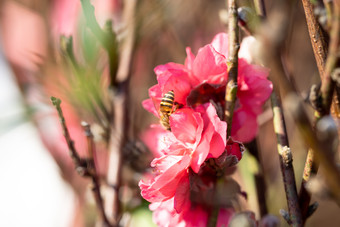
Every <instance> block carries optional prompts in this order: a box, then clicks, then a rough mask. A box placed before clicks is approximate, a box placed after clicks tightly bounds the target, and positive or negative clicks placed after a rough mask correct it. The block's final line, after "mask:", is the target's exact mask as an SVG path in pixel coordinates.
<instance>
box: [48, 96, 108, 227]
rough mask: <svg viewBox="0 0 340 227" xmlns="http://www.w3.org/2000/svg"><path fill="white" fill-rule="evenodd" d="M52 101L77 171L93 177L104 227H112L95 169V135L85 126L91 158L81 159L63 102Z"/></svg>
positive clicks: (94, 193) (94, 189) (96, 198)
mask: <svg viewBox="0 0 340 227" xmlns="http://www.w3.org/2000/svg"><path fill="white" fill-rule="evenodd" d="M51 101H52V103H53V105H54V106H55V108H56V109H57V112H58V115H59V119H60V123H61V126H62V129H63V133H64V137H65V139H66V142H67V146H68V148H69V150H70V156H71V157H72V159H73V162H74V164H75V166H76V170H77V172H78V173H79V175H81V176H83V177H91V180H92V191H93V195H94V197H95V201H96V204H97V208H98V211H99V214H100V217H101V219H102V221H103V227H112V225H111V224H110V222H109V220H108V218H107V216H106V214H105V211H104V202H103V199H102V196H101V193H100V183H99V177H98V175H97V171H96V167H95V162H94V157H95V156H94V155H95V151H94V149H95V147H94V144H93V135H92V132H91V130H90V126H89V125H88V124H86V123H85V124H83V127H84V130H85V134H86V137H87V142H88V152H89V158H88V159H84V158H80V157H79V155H78V152H77V151H76V149H75V147H74V142H73V140H72V139H71V137H70V134H69V131H68V128H67V126H66V122H65V118H64V115H63V112H62V109H61V107H60V104H61V100H60V99H58V98H55V97H51Z"/></svg>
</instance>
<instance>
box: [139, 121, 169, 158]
mask: <svg viewBox="0 0 340 227" xmlns="http://www.w3.org/2000/svg"><path fill="white" fill-rule="evenodd" d="M169 134H170V132H169V131H166V130H164V128H163V127H162V126H161V125H157V126H154V127H150V128H149V129H147V130H145V131H144V132H143V133H142V134H141V140H142V141H143V143H144V144H145V145H146V146H147V147H148V148H149V150H150V151H151V152H152V154H153V156H154V157H156V158H158V157H161V156H163V155H164V150H166V148H167V146H166V145H167V144H165V142H166V138H167V137H168V135H169Z"/></svg>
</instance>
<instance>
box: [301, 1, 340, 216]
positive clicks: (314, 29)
mask: <svg viewBox="0 0 340 227" xmlns="http://www.w3.org/2000/svg"><path fill="white" fill-rule="evenodd" d="M302 3H303V7H304V10H305V15H306V21H307V25H308V31H309V35H310V38H311V43H312V47H313V51H314V56H315V59H316V62H317V66H318V70H319V74H320V77H321V80H322V84H321V89H320V92H321V100H322V103H321V111H319V112H318V111H316V114H315V116H316V118H315V122H317V121H318V120H319V119H320V118H321V117H323V116H325V115H328V114H329V112H330V105H331V100H332V95H333V90H334V86H335V85H334V84H335V83H334V81H333V80H332V79H331V73H332V71H334V69H335V67H336V64H337V61H338V60H337V56H336V55H337V51H338V48H339V31H340V27H339V5H338V4H335V8H334V11H335V16H334V17H333V18H332V20H333V23H332V25H333V26H332V30H331V37H330V38H331V43H330V46H329V56H328V57H327V52H328V51H327V43H326V42H325V38H324V36H323V32H322V30H321V27H320V25H319V23H318V22H317V20H316V18H315V16H314V9H313V5H312V4H311V3H310V1H308V0H302ZM337 17H338V18H337ZM326 57H327V60H326ZM333 106H337V103H336V101H335V99H334V100H333ZM315 157H316V155H315V153H314V150H313V149H309V150H308V155H307V159H306V164H305V168H304V174H303V179H302V183H301V189H300V206H301V209H302V212H303V218H304V221H305V220H306V219H307V218H308V216H309V203H310V200H311V195H310V193H309V192H308V191H307V190H306V185H307V183H308V181H309V179H310V176H311V174H316V173H317V171H318V164H317V163H316V160H315V159H316V158H315Z"/></svg>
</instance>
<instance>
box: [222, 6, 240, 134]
mask: <svg viewBox="0 0 340 227" xmlns="http://www.w3.org/2000/svg"><path fill="white" fill-rule="evenodd" d="M228 12H229V14H228V15H229V20H228V37H229V40H228V43H229V46H228V60H227V65H228V80H229V81H228V84H227V87H226V95H225V101H226V104H225V117H226V121H227V125H228V130H227V137H229V136H230V135H231V125H232V120H233V114H234V108H235V102H236V94H237V73H238V51H239V49H240V42H239V27H238V19H237V17H238V15H237V7H236V0H229V1H228Z"/></svg>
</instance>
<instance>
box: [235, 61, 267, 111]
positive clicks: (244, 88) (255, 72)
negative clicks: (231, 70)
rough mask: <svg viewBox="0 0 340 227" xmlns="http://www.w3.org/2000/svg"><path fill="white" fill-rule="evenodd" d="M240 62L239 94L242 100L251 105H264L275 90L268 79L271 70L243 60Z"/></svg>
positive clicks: (244, 103)
mask: <svg viewBox="0 0 340 227" xmlns="http://www.w3.org/2000/svg"><path fill="white" fill-rule="evenodd" d="M239 63H240V64H239V80H238V85H239V89H238V91H237V96H238V98H239V100H240V102H241V103H242V105H247V106H249V107H252V106H262V105H263V104H264V102H265V101H266V100H267V99H268V98H269V96H270V94H271V92H272V90H273V85H272V83H271V82H270V81H269V80H267V77H268V75H269V70H268V69H267V68H264V67H261V66H258V65H250V64H247V63H246V62H245V61H241V60H240V62H239ZM255 108H256V107H255ZM255 113H256V112H255Z"/></svg>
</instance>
